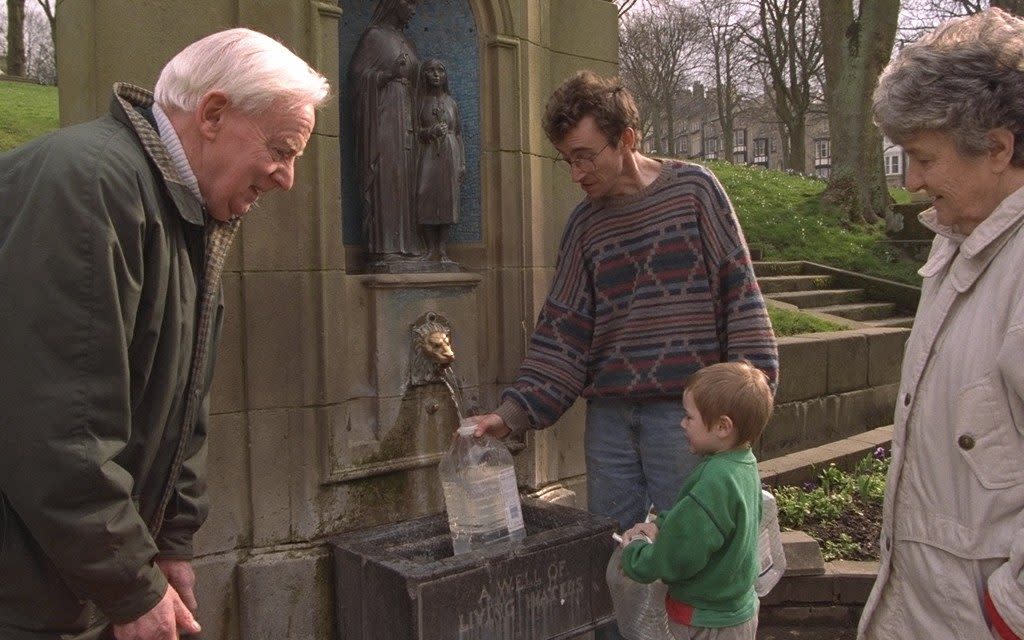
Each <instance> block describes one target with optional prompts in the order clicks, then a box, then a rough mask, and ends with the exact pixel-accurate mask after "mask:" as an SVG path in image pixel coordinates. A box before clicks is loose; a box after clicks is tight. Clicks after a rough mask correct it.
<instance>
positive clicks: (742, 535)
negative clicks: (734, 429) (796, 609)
mask: <svg viewBox="0 0 1024 640" xmlns="http://www.w3.org/2000/svg"><path fill="white" fill-rule="evenodd" d="M760 521H761V479H760V476H759V475H758V472H757V460H756V459H755V458H754V454H753V452H751V450H750V448H749V447H744V448H742V449H733V450H730V451H722V452H720V453H716V454H714V455H712V456H708V457H707V458H705V459H704V461H703V462H701V463H700V464H699V465H698V466H697V468H696V469H694V470H693V473H691V474H690V476H689V477H688V478H687V479H686V482H685V483H683V488H682V489H681V490H680V491H679V498H678V499H677V500H676V504H675V506H673V507H672V509H670V510H669V511H668V512H666V513H662V514H661V515H660V516H658V519H657V520H656V523H657V525H658V535H657V537H656V538H655V540H654V542H653V543H647V542H644V541H636V542H633V543H630V544H629V545H628V546H627V547H626V548H625V549H624V550H623V552H622V569H623V571H624V572H625V574H626V575H627V576H629V577H630V578H632V579H633V580H636V581H637V582H643V583H648V582H654V581H655V580H661V581H662V582H664V583H665V584H666V585H668V591H669V594H670V595H671V596H672V598H673V599H674V600H676V601H678V602H682V603H685V604H688V605H690V606H692V607H693V608H694V612H693V620H692V621H691V624H692V625H693V626H695V627H711V628H719V627H729V626H733V625H737V624H742V623H743V622H746V621H747V620H750V618H752V617H753V616H754V612H755V611H756V610H757V595H756V594H755V593H754V580H755V578H756V577H757V570H758V564H757V534H758V527H759V525H760Z"/></svg>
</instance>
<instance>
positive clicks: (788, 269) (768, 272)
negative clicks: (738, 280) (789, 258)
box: [754, 262, 804, 278]
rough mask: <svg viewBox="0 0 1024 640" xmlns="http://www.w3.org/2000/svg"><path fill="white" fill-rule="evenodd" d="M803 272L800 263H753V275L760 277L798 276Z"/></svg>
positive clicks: (802, 266)
mask: <svg viewBox="0 0 1024 640" xmlns="http://www.w3.org/2000/svg"><path fill="white" fill-rule="evenodd" d="M803 272H804V263H802V262H755V263H754V275H756V276H757V277H758V278H760V277H762V276H798V275H801V274H802V273H803Z"/></svg>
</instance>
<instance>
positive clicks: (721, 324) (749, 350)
mask: <svg viewBox="0 0 1024 640" xmlns="http://www.w3.org/2000/svg"><path fill="white" fill-rule="evenodd" d="M697 191H698V199H699V200H700V201H701V202H702V203H703V204H704V215H702V216H700V227H701V238H703V240H704V247H705V250H706V259H707V260H708V274H709V276H710V280H711V285H712V287H713V290H714V291H717V293H718V295H717V296H716V297H715V300H716V303H715V318H716V324H717V332H718V335H719V337H720V340H721V342H722V349H723V353H722V359H723V361H726V360H741V359H745V360H749V361H750V363H751V364H753V365H754V366H755V367H757V368H758V369H760V370H762V371H764V372H765V373H766V374H768V378H769V381H770V383H771V386H772V389H773V390H774V389H775V388H776V387H777V386H778V380H779V351H778V345H777V344H776V341H775V333H774V332H773V331H772V324H771V320H769V319H768V310H767V308H766V307H765V303H764V298H763V297H762V296H761V288H760V287H759V286H758V284H757V278H756V277H755V276H754V265H753V262H752V261H751V259H750V251H749V249H748V248H747V241H746V239H745V238H744V237H743V230H742V229H741V228H740V223H739V219H738V218H737V217H736V212H735V211H734V210H733V207H732V203H731V202H729V198H728V196H727V195H726V194H725V190H724V189H723V188H722V185H721V184H720V183H719V182H718V179H717V178H715V176H714V174H712V173H711V172H707V179H706V181H704V182H703V183H702V184H700V185H699V188H698V190H697Z"/></svg>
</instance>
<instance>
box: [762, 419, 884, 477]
mask: <svg viewBox="0 0 1024 640" xmlns="http://www.w3.org/2000/svg"><path fill="white" fill-rule="evenodd" d="M891 443H892V425H888V426H884V427H876V428H875V429H871V430H869V431H864V432H862V433H858V434H855V435H852V436H850V437H848V438H843V439H842V440H836V441H834V442H829V443H828V444H823V445H821V446H818V447H812V448H810V449H804V450H802V451H797V452H794V453H790V454H787V455H784V456H779V457H777V458H769V459H767V460H761V461H759V462H758V463H757V468H758V471H759V472H760V473H761V482H762V483H764V484H766V485H769V486H773V487H778V486H782V485H786V484H789V485H801V484H803V483H804V482H807V481H808V480H813V479H814V478H815V476H816V475H817V474H818V472H819V471H821V470H822V469H824V468H825V467H827V466H828V465H830V464H832V463H835V465H836V466H837V467H839V468H840V469H844V470H847V471H848V470H850V469H852V468H853V467H854V466H856V464H857V463H858V462H860V461H861V460H862V459H863V458H864V457H865V456H867V455H869V454H871V453H872V452H874V451H875V449H877V448H878V447H888V446H889V445H890V444H891Z"/></svg>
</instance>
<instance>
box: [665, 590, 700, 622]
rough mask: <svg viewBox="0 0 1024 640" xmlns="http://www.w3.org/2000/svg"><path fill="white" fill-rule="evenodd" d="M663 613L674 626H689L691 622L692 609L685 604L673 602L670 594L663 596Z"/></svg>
mask: <svg viewBox="0 0 1024 640" xmlns="http://www.w3.org/2000/svg"><path fill="white" fill-rule="evenodd" d="M665 612H666V613H668V617H669V620H671V621H672V622H675V623H676V624H685V625H686V626H690V623H691V622H692V621H693V607H692V606H691V605H688V604H686V603H685V602H679V601H678V600H675V599H674V598H673V597H672V596H671V595H670V594H668V593H666V594H665Z"/></svg>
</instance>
